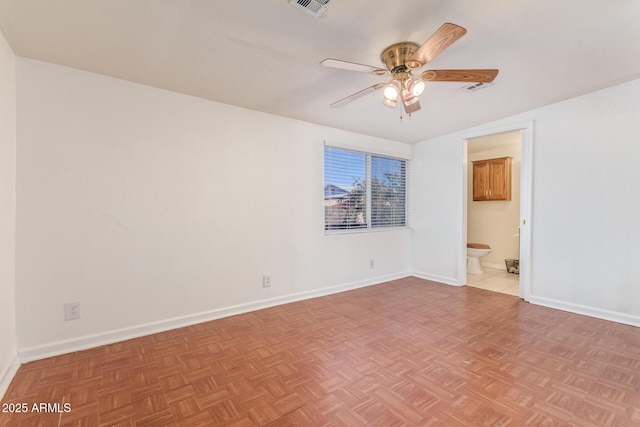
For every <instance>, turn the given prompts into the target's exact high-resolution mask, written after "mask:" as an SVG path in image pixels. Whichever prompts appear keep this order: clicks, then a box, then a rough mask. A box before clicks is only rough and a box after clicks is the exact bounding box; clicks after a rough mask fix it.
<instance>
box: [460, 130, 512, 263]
mask: <svg viewBox="0 0 640 427" xmlns="http://www.w3.org/2000/svg"><path fill="white" fill-rule="evenodd" d="M517 133H518V134H519V133H520V132H517ZM495 138H496V139H498V138H500V135H496V136H495ZM468 144H469V145H471V144H473V139H470V140H469V143H468ZM499 157H511V158H512V159H511V200H492V201H480V202H474V201H473V191H472V190H473V167H472V165H471V162H472V161H474V160H484V159H494V158H499ZM467 159H468V161H469V163H468V168H467V242H473V243H484V244H486V245H489V246H491V252H490V253H489V254H488V255H487V256H484V257H482V258H481V260H480V261H481V262H482V265H484V266H486V267H491V268H500V269H503V270H504V269H506V267H505V263H504V260H505V259H519V252H518V251H519V243H518V242H519V239H518V236H517V235H518V226H519V224H520V144H508V145H502V146H500V147H498V148H493V149H490V150H483V151H478V152H474V153H471V152H470V153H469V154H468V156H467Z"/></svg>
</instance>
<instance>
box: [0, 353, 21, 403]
mask: <svg viewBox="0 0 640 427" xmlns="http://www.w3.org/2000/svg"><path fill="white" fill-rule="evenodd" d="M18 368H20V360H19V359H18V354H17V353H14V354H13V356H12V357H11V358H10V360H8V361H7V365H6V366H2V367H0V399H2V398H4V394H5V393H6V392H7V389H8V388H9V384H11V380H13V377H14V376H15V375H16V372H18Z"/></svg>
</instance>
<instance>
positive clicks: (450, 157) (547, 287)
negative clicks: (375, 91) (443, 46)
mask: <svg viewBox="0 0 640 427" xmlns="http://www.w3.org/2000/svg"><path fill="white" fill-rule="evenodd" d="M530 120H533V121H534V133H535V138H534V142H533V151H534V158H533V162H534V163H533V200H532V203H533V205H532V206H533V215H532V218H530V219H529V220H530V223H529V224H530V226H531V230H532V252H531V254H532V265H531V269H532V274H531V298H530V301H531V302H534V303H538V304H543V305H548V306H552V307H557V308H562V309H566V310H569V311H574V312H579V313H584V314H590V315H594V316H598V317H602V318H608V319H612V320H616V321H620V322H625V323H630V324H635V325H640V303H639V302H638V301H640V286H639V285H638V281H637V277H639V276H640V262H638V259H637V253H638V250H637V248H638V247H639V246H640V223H639V222H638V218H640V199H639V198H638V197H637V186H638V183H640V168H638V159H639V158H640V144H638V141H639V140H640V80H636V81H632V82H629V83H625V84H621V85H619V86H615V87H612V88H608V89H605V90H601V91H598V92H594V93H591V94H588V95H584V96H581V97H578V98H574V99H571V100H568V101H565V102H561V103H558V104H554V105H551V106H547V107H543V108H540V109H536V110H533V111H530V112H527V113H524V114H520V115H517V116H513V117H510V118H507V119H504V120H500V121H496V122H493V123H488V124H486V125H484V126H480V127H478V128H474V129H467V130H465V131H463V132H459V133H454V134H450V135H445V136H442V137H439V138H434V139H431V140H428V141H424V142H422V143H419V144H417V145H416V146H415V149H414V152H413V168H412V170H411V183H412V187H411V188H412V189H413V190H412V191H411V200H412V202H413V209H412V214H413V218H414V225H415V228H416V233H415V234H414V236H413V243H412V247H413V254H412V255H413V269H414V270H415V271H416V272H419V273H421V274H423V275H425V276H428V275H432V276H441V277H443V278H445V279H447V280H448V281H449V282H451V283H459V281H460V278H459V277H458V270H457V269H456V266H457V265H458V264H457V263H458V262H461V260H460V259H459V258H460V256H459V254H460V250H459V248H458V246H459V242H460V240H456V239H455V238H452V236H454V237H455V236H459V234H458V233H459V232H460V227H461V226H462V225H461V224H462V221H461V219H460V218H461V215H460V210H459V209H460V206H459V200H460V199H461V197H463V196H462V194H461V189H462V185H460V179H459V177H458V175H459V174H460V171H461V170H462V167H461V159H462V153H461V147H462V145H463V139H464V137H465V136H468V135H469V134H470V133H474V132H479V131H481V130H482V131H485V130H490V129H492V128H500V127H504V126H507V125H510V124H513V123H520V122H526V121H530ZM433 183H438V185H433ZM443 261H444V262H443Z"/></svg>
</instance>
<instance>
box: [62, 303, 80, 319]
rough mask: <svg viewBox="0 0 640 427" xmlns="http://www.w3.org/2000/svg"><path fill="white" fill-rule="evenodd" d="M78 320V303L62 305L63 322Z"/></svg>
mask: <svg viewBox="0 0 640 427" xmlns="http://www.w3.org/2000/svg"><path fill="white" fill-rule="evenodd" d="M79 318H80V302H70V303H68V304H65V305H64V320H75V319H79Z"/></svg>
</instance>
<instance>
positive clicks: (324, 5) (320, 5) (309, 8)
mask: <svg viewBox="0 0 640 427" xmlns="http://www.w3.org/2000/svg"><path fill="white" fill-rule="evenodd" d="M331 2H333V0H289V3H290V4H291V5H292V6H293V7H295V8H296V9H300V10H304V11H305V12H307V13H309V14H311V15H313V16H315V17H316V18H317V17H320V16H322V15H324V13H325V12H326V11H327V9H328V8H329V3H331Z"/></svg>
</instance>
